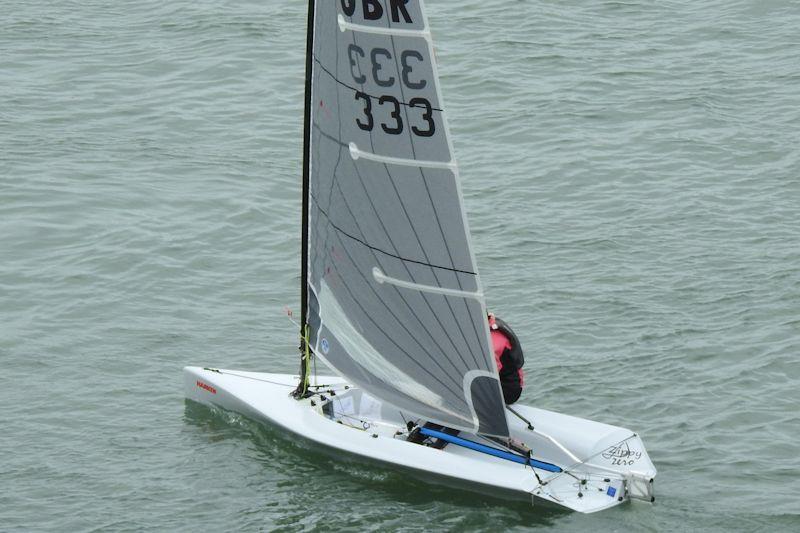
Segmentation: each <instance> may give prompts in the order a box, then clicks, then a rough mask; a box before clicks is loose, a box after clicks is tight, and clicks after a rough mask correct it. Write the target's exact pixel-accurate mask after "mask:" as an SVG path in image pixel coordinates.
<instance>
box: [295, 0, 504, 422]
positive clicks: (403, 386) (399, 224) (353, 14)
mask: <svg viewBox="0 0 800 533" xmlns="http://www.w3.org/2000/svg"><path fill="white" fill-rule="evenodd" d="M313 38H314V41H313V52H314V54H313V68H312V78H311V87H312V92H311V98H310V105H311V126H310V127H311V128H312V130H311V142H310V147H309V154H308V156H309V157H310V174H309V198H308V202H309V227H308V235H307V239H308V242H307V245H308V254H309V255H308V257H309V258H308V280H307V282H308V286H309V291H308V302H307V304H308V312H307V321H308V325H309V330H310V331H309V334H310V338H309V342H310V345H311V347H312V348H313V349H314V352H315V353H316V354H317V355H319V356H321V357H322V358H324V359H325V360H326V361H327V362H328V363H329V364H330V365H331V366H332V367H334V368H335V369H336V370H337V371H339V372H340V373H342V375H344V376H346V377H347V378H348V379H350V380H352V381H353V382H354V383H355V384H356V385H358V386H360V387H362V388H364V389H365V390H367V391H369V392H371V393H372V394H374V395H376V396H378V397H380V398H382V399H384V400H386V401H388V402H390V403H392V404H394V405H396V406H397V407H398V408H400V409H402V410H405V411H408V412H409V413H411V414H414V415H417V416H420V417H423V418H425V419H426V420H431V421H435V422H438V423H440V424H443V425H446V426H449V427H453V428H457V429H462V430H468V431H479V432H481V433H485V434H492V435H500V436H506V435H507V434H508V427H507V424H506V419H505V411H504V408H503V400H502V394H501V389H500V383H499V380H498V378H497V372H496V367H495V363H494V357H493V355H492V353H491V349H490V344H489V336H488V329H487V325H486V315H485V308H484V303H483V296H482V294H481V292H480V291H481V289H480V281H479V279H478V274H477V270H476V268H475V261H474V258H473V255H472V252H471V249H470V243H469V235H468V232H467V229H466V220H465V217H464V211H463V207H462V204H461V196H460V191H459V185H458V175H457V168H456V166H455V162H454V159H453V153H452V148H451V144H450V140H449V137H448V132H447V124H446V121H445V117H444V112H443V108H442V103H441V98H440V92H439V87H438V79H437V76H436V68H435V64H434V63H433V57H432V48H431V41H430V36H429V33H428V27H427V21H426V20H425V17H424V13H423V6H422V3H421V1H419V0H367V1H363V0H358V1H357V0H317V1H316V5H315V18H314V36H313Z"/></svg>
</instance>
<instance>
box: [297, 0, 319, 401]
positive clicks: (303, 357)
mask: <svg viewBox="0 0 800 533" xmlns="http://www.w3.org/2000/svg"><path fill="white" fill-rule="evenodd" d="M315 1H316V0H308V22H307V23H306V87H305V99H304V107H303V187H302V195H303V196H302V224H301V230H300V231H301V235H300V242H301V253H300V332H299V333H300V383H299V384H298V386H297V390H295V396H299V397H302V396H303V395H304V394H305V392H306V390H305V389H306V381H307V379H308V367H309V365H308V360H307V358H308V357H307V356H308V355H309V354H310V352H309V347H308V346H307V340H306V323H307V320H308V196H309V172H310V160H311V154H310V150H311V77H312V71H313V64H314V63H313V54H314V3H315Z"/></svg>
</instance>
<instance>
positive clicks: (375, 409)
mask: <svg viewBox="0 0 800 533" xmlns="http://www.w3.org/2000/svg"><path fill="white" fill-rule="evenodd" d="M297 382H298V377H297V376H292V375H287V374H267V373H258V372H242V371H230V370H216V369H214V370H212V369H203V368H199V367H186V368H185V369H184V388H185V394H186V398H188V399H190V400H193V401H196V402H199V403H202V404H207V405H213V406H217V407H220V408H223V409H227V410H230V411H235V412H238V413H241V414H244V415H246V416H248V417H250V418H253V419H255V420H260V421H264V422H268V423H271V424H275V425H277V426H280V427H281V428H283V429H286V430H288V431H290V432H292V433H294V434H297V435H300V436H302V437H304V438H306V439H309V440H311V441H313V442H316V443H319V444H321V445H324V446H326V447H329V448H332V449H334V450H341V451H344V452H348V453H351V454H355V455H357V456H361V457H364V458H368V459H371V460H375V461H378V462H382V463H387V464H389V465H393V466H399V467H403V468H406V469H411V470H413V471H416V472H418V473H420V474H422V476H421V477H423V478H424V479H426V480H431V481H439V482H445V483H454V484H457V485H459V486H462V487H465V488H468V489H471V490H476V491H479V492H483V493H486V494H489V495H492V496H498V495H500V493H502V495H503V497H508V496H509V495H513V496H516V497H519V498H524V499H527V500H530V501H531V503H534V504H535V505H538V504H541V503H552V504H555V505H558V506H561V507H565V508H568V509H571V510H574V511H579V512H583V513H592V512H596V511H601V510H603V509H607V508H609V507H613V506H615V505H619V504H620V503H622V502H624V501H628V500H630V499H631V498H636V499H644V500H647V501H651V500H652V488H653V484H652V479H653V478H654V476H655V475H656V469H655V467H654V466H653V463H652V462H651V461H650V458H649V457H648V455H647V452H646V451H645V449H644V445H643V443H642V441H641V439H640V438H639V437H638V436H636V435H634V434H633V433H632V432H631V431H629V430H627V429H624V428H620V427H616V426H610V425H607V424H602V423H599V422H592V421H590V420H585V419H581V418H576V417H572V416H568V415H562V414H558V413H554V412H551V411H545V410H543V409H536V408H533V407H527V406H522V405H520V406H514V409H515V411H517V412H518V413H519V414H520V415H522V416H523V417H525V418H526V419H528V420H530V421H531V422H532V423H533V425H534V430H533V431H531V430H530V429H528V427H527V424H526V423H524V422H523V421H522V420H520V419H519V418H517V417H515V416H513V415H509V417H508V421H509V425H510V429H511V436H512V438H513V439H515V440H517V441H519V442H522V443H524V444H525V445H527V446H528V447H529V448H530V449H531V450H532V457H533V458H534V459H536V460H539V461H544V462H547V463H552V464H554V465H557V466H559V467H562V468H564V469H565V470H566V472H561V473H558V472H548V471H545V470H540V469H538V468H537V469H532V468H531V467H530V466H526V465H522V464H518V463H514V462H511V461H508V460H505V459H501V458H497V457H493V456H491V455H487V454H485V453H481V452H478V451H474V450H471V449H468V448H465V447H462V446H458V445H456V444H448V445H447V446H446V447H445V448H444V449H442V450H439V449H435V448H433V447H428V446H423V445H420V444H415V443H411V442H408V441H407V440H406V436H407V428H406V423H405V421H404V420H403V415H401V413H400V412H399V411H398V410H397V409H396V408H393V407H392V406H389V405H386V404H384V403H383V402H381V401H380V400H377V399H375V398H373V397H371V396H368V395H367V394H365V393H363V392H362V391H360V390H358V389H355V388H352V387H349V386H347V384H346V381H345V380H343V379H342V378H338V377H318V378H317V383H319V384H324V385H326V387H322V388H319V389H315V390H318V391H319V392H320V394H318V395H315V396H312V397H311V398H307V399H304V400H295V399H294V398H292V397H291V395H290V392H291V391H292V390H293V389H294V387H295V386H296V385H297ZM331 390H332V391H334V394H333V395H332V394H331V393H330V391H331ZM459 437H462V438H465V439H469V440H472V441H475V442H479V443H481V444H489V445H494V443H491V442H489V441H487V440H485V439H484V438H483V437H480V436H477V435H468V434H465V433H463V432H462V433H461V434H460V435H459ZM534 470H535V472H534ZM537 476H538V478H537Z"/></svg>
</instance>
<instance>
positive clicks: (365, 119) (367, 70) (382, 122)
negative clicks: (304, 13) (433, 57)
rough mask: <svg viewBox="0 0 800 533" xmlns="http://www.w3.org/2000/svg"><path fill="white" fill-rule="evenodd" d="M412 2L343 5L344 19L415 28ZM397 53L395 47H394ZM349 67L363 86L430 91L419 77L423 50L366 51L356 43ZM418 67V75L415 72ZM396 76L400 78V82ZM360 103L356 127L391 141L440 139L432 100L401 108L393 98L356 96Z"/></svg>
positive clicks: (355, 0) (372, 0) (417, 99)
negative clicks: (407, 136) (404, 136)
mask: <svg viewBox="0 0 800 533" xmlns="http://www.w3.org/2000/svg"><path fill="white" fill-rule="evenodd" d="M410 1H411V0H383V2H381V1H380V0H340V4H341V9H342V13H343V14H344V15H345V16H347V17H352V18H356V17H359V16H360V17H363V20H364V21H365V22H373V21H382V20H384V19H388V21H390V24H393V25H396V24H401V25H415V23H416V22H417V21H415V20H414V19H413V18H412V11H411V10H410V9H409V6H408V4H409V2H410ZM393 48H394V47H393ZM347 55H348V58H349V61H350V74H351V76H352V78H353V81H354V82H356V84H358V85H360V86H363V85H364V84H365V83H367V82H368V76H369V77H370V78H371V79H370V80H369V81H371V82H372V83H374V85H376V86H377V87H380V88H393V87H395V86H396V84H402V86H403V87H405V88H407V89H411V90H412V91H419V90H422V89H424V88H425V87H426V86H427V85H428V80H426V79H425V78H424V77H422V76H420V75H419V74H418V73H419V71H420V70H422V69H421V68H419V67H421V66H422V63H423V62H424V61H425V57H424V56H423V54H421V53H420V52H419V51H418V50H413V49H406V50H403V49H398V50H391V51H390V50H389V47H388V46H387V47H383V46H373V47H370V48H365V47H363V46H360V45H358V44H356V43H352V44H350V45H348V47H347ZM415 67H416V70H415ZM395 74H397V75H396V76H395ZM354 97H355V99H356V101H357V102H359V103H360V105H361V107H360V109H361V113H360V116H357V117H355V123H356V125H357V126H358V127H359V128H360V129H362V130H364V131H368V132H372V131H374V130H375V129H376V128H377V127H380V130H382V131H383V132H384V133H386V134H388V135H400V134H402V133H403V132H404V131H406V130H410V131H411V133H413V134H414V135H416V136H418V137H431V136H433V135H434V134H435V133H436V121H435V119H434V113H433V112H434V110H435V109H434V108H433V106H432V105H431V102H430V100H428V99H427V98H424V97H422V96H414V97H413V98H410V99H409V100H408V101H407V102H401V101H400V100H398V98H396V97H395V96H393V95H391V94H368V93H367V92H365V91H361V90H359V91H356V92H355V95H354ZM401 106H407V107H408V110H409V111H410V112H411V113H408V115H407V120H408V121H409V122H413V123H411V124H406V123H405V121H404V120H403V116H404V114H403V113H401V109H402V107H401Z"/></svg>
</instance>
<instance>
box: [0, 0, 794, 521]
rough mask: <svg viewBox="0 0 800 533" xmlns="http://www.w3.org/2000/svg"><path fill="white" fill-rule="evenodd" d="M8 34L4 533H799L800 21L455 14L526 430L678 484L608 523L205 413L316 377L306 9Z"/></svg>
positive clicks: (470, 9) (470, 173)
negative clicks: (561, 419)
mask: <svg viewBox="0 0 800 533" xmlns="http://www.w3.org/2000/svg"><path fill="white" fill-rule="evenodd" d="M0 7H2V9H0V362H2V367H3V368H2V370H3V375H2V381H0V403H1V404H2V412H3V414H2V416H1V417H0V425H1V426H0V427H2V432H0V530H3V531H17V530H63V531H91V530H162V531H173V530H174V531H177V530H195V531H196V530H201V529H202V530H210V531H221V530H229V531H233V530H261V529H263V530H271V529H278V528H281V529H286V530H290V531H296V530H320V531H322V530H342V529H349V530H359V531H360V530H369V529H376V530H377V529H380V530H386V529H403V528H407V529H419V530H422V529H426V530H427V529H432V530H452V531H460V530H465V529H470V530H485V531H500V530H507V529H524V528H526V527H532V528H536V527H553V528H556V529H558V530H561V531H586V530H587V529H591V530H596V531H622V530H632V531H675V530H715V531H731V530H744V531H755V530H765V531H779V530H783V531H797V530H800V497H798V494H800V476H798V474H800V459H798V457H799V456H800V445H798V437H800V414H798V403H799V402H800V394H798V392H797V390H798V388H799V387H800V365H799V364H798V354H799V353H800V148H799V147H798V141H800V29H798V28H800V3H798V2H797V1H791V0H782V1H781V0H774V1H756V0H752V1H741V0H724V1H720V0H712V1H704V2H698V1H693V0H670V1H660V2H644V1H640V0H628V1H625V2H621V1H620V2H611V1H597V2H571V1H570V2H564V1H548V2H532V1H530V2H508V1H500V0H481V1H478V0H465V1H459V2H455V1H445V0H438V1H437V0H431V1H430V2H429V5H428V12H429V18H430V23H431V26H432V30H433V34H434V39H435V41H436V44H437V56H438V59H439V62H440V74H441V77H442V79H441V82H442V88H443V93H444V97H445V102H446V105H447V110H448V114H449V119H450V124H451V130H452V133H453V136H454V145H455V150H456V155H457V157H458V159H459V163H460V167H461V176H462V180H463V189H464V191H465V203H466V208H467V211H468V214H469V216H470V224H471V228H472V232H473V240H474V246H475V249H476V256H477V260H478V265H479V267H480V270H481V273H482V276H483V281H484V284H485V286H486V292H487V298H488V302H489V305H490V307H491V308H492V309H493V310H494V311H495V312H496V313H497V314H498V315H500V316H502V317H503V318H505V319H506V320H507V321H509V322H510V323H511V324H512V325H513V326H514V327H515V329H516V331H517V332H518V334H519V336H520V337H521V339H522V342H523V345H524V348H525V351H526V359H527V361H528V363H527V372H528V386H527V389H526V390H525V392H524V395H523V400H522V401H523V402H524V403H528V404H533V405H537V406H540V407H543V408H547V409H553V410H557V411H561V412H566V413H570V414H573V415H578V416H582V417H587V418H591V419H596V420H602V421H605V422H609V423H613V424H618V425H623V426H625V427H630V428H632V429H634V430H636V431H638V432H639V433H640V434H641V435H642V436H643V438H644V440H645V443H646V445H647V447H648V450H649V452H650V454H651V456H652V458H653V460H654V462H655V463H656V465H657V467H658V469H659V476H658V478H657V482H656V489H657V502H656V504H655V505H654V506H650V505H646V504H641V505H637V504H632V505H624V506H621V507H618V508H615V509H613V510H610V511H607V512H603V513H601V514H598V515H591V516H581V515H575V514H568V513H559V512H547V511H543V510H541V509H538V508H531V507H530V506H527V505H524V504H504V503H503V502H502V501H495V500H489V499H483V498H479V497H475V496H473V495H470V494H468V493H460V492H453V491H451V490H449V489H447V488H444V487H436V486H426V485H422V484H420V483H418V482H416V481H414V480H411V479H407V478H406V477H405V476H404V475H403V474H402V473H399V472H395V471H392V470H390V469H381V468H378V467H373V466H369V467H366V466H364V465H362V464H359V463H358V462H357V461H340V460H337V459H336V458H332V457H330V456H328V455H326V454H324V453H321V452H320V451H319V450H316V449H314V448H313V447H311V446H310V445H308V444H303V443H297V442H293V441H291V440H288V439H286V438H285V437H284V436H283V435H282V434H281V432H279V431H277V430H275V429H273V428H269V427H264V426H262V425H259V424H257V423H254V422H252V421H250V420H247V419H244V418H242V417H240V416H237V415H234V414H231V413H224V412H214V411H211V410H208V409H205V408H202V407H198V406H196V405H186V404H185V403H184V400H183V393H182V390H181V386H182V384H181V367H182V366H184V365H189V364H195V365H197V364H199V365H214V366H221V367H227V368H239V369H248V370H263V371H273V372H295V371H296V367H297V363H296V358H297V353H296V351H295V347H296V344H297V339H296V330H295V328H294V327H293V326H292V325H291V324H290V323H289V322H288V321H287V320H286V318H285V316H284V311H283V308H284V306H286V305H288V306H289V307H291V308H294V309H297V308H298V300H299V291H298V287H299V271H298V270H299V258H298V250H299V239H298V236H299V233H300V227H299V224H300V220H299V208H300V202H299V175H300V163H301V161H300V156H301V122H302V91H303V61H304V45H305V35H304V31H305V5H304V2H302V1H295V2H291V3H286V2H278V1H275V0H266V1H262V2H254V1H246V0H245V1H243V0H239V1H235V2H234V1H223V2H210V1H208V0H193V1H184V0H176V1H173V2H155V1H152V0H146V1H141V0H139V1H136V2H133V1H118V2H110V3H109V2H100V1H97V0H84V1H81V2H67V1H62V2H42V1H26V2H22V1H19V0H4V1H3V2H2V5H1V6H0Z"/></svg>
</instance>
